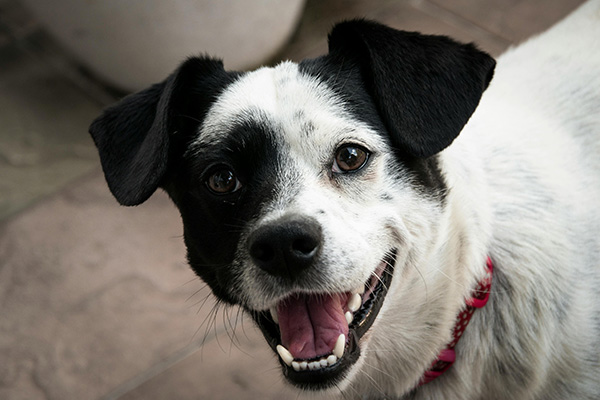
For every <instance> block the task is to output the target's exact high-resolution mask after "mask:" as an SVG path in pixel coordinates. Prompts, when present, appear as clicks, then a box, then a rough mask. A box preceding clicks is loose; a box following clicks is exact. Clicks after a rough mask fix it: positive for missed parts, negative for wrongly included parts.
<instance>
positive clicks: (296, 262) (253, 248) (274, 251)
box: [248, 215, 322, 280]
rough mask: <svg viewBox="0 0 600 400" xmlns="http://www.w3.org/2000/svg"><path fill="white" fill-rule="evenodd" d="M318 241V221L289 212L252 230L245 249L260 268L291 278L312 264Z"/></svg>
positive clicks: (316, 253) (318, 247) (319, 238)
mask: <svg viewBox="0 0 600 400" xmlns="http://www.w3.org/2000/svg"><path fill="white" fill-rule="evenodd" d="M321 243H322V234H321V226H320V225H319V223H318V222H317V221H315V220H314V219H312V218H309V217H303V216H298V215H291V216H285V217H282V218H280V219H278V220H276V221H273V222H270V223H268V224H266V225H264V226H262V227H260V228H258V229H257V230H256V231H254V232H253V233H252V234H251V235H250V237H249V238H248V250H249V252H250V256H251V257H252V260H253V261H254V263H255V264H256V265H258V266H259V267H260V268H261V269H263V270H264V271H266V272H268V273H269V274H271V275H274V276H280V277H283V278H288V279H290V280H293V279H295V278H296V277H297V276H298V275H299V274H300V273H301V272H302V271H304V270H305V269H307V268H309V267H310V266H311V265H313V263H314V261H315V259H316V257H317V255H318V254H319V250H320V248H321Z"/></svg>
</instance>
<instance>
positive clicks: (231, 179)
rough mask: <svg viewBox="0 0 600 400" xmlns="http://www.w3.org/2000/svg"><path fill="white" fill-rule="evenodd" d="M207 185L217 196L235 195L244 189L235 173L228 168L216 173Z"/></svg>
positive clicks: (210, 177) (209, 178)
mask: <svg viewBox="0 0 600 400" xmlns="http://www.w3.org/2000/svg"><path fill="white" fill-rule="evenodd" d="M206 185H207V186H208V188H209V189H210V190H211V191H212V192H213V193H216V194H229V193H233V192H235V191H237V190H238V189H239V188H241V187H242V184H241V183H240V181H239V180H238V178H237V177H236V176H235V173H234V172H233V171H231V170H230V169H228V168H221V169H218V170H217V171H215V172H214V173H213V174H212V175H211V176H209V177H208V180H207V181H206Z"/></svg>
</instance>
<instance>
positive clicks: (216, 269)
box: [168, 112, 282, 303]
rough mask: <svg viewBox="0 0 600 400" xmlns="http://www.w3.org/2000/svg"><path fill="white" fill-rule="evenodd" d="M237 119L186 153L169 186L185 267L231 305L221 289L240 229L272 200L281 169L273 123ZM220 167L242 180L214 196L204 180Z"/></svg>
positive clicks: (229, 271)
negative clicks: (184, 249)
mask: <svg viewBox="0 0 600 400" xmlns="http://www.w3.org/2000/svg"><path fill="white" fill-rule="evenodd" d="M248 114H250V113H243V115H245V116H247V115H248ZM251 114H253V115H255V116H256V115H260V113H259V112H252V113H251ZM236 120H237V122H236V123H234V125H233V126H230V127H228V131H226V132H223V139H222V140H219V141H217V142H216V143H215V144H212V145H206V146H198V147H195V148H193V149H192V150H191V151H189V152H188V153H187V154H186V156H185V159H184V164H183V167H182V169H181V173H180V174H179V176H178V178H177V179H176V180H175V181H174V182H173V183H172V184H171V185H169V188H168V192H169V194H170V195H171V197H172V198H173V200H174V201H175V203H176V204H177V206H178V208H179V210H180V212H181V216H182V219H183V221H184V239H185V243H186V246H187V249H188V261H189V263H190V266H191V267H192V269H193V270H194V271H195V272H196V273H197V274H198V275H199V276H200V277H202V279H203V280H205V281H206V282H207V283H208V284H209V285H210V287H211V288H212V289H213V292H214V293H215V295H217V297H219V299H221V300H223V301H227V302H230V303H236V302H237V301H239V299H234V298H232V297H231V295H230V294H229V292H228V291H227V290H226V288H227V287H228V285H229V283H230V282H231V279H232V276H231V274H232V268H231V267H230V265H231V263H232V262H233V260H234V255H235V254H236V249H237V246H238V243H239V241H240V237H241V233H242V231H243V230H244V228H245V227H246V225H247V223H248V222H249V221H252V220H253V219H255V218H256V217H258V215H260V212H261V210H262V208H263V207H264V205H265V204H269V203H271V202H272V199H273V196H275V194H276V183H277V181H278V176H279V175H281V168H282V165H281V157H280V154H281V151H282V150H281V149H280V148H278V147H277V142H276V141H275V140H274V138H275V134H274V131H273V130H274V129H277V128H276V126H275V125H274V124H272V123H270V122H268V121H267V120H266V118H265V117H264V116H262V117H259V118H256V119H248V118H247V117H240V118H236ZM219 166H226V167H228V168H231V169H232V170H233V171H234V173H235V175H236V176H237V177H238V179H239V180H240V182H241V188H240V189H239V190H238V191H236V192H233V193H231V194H226V195H217V194H214V193H212V192H211V191H210V190H209V189H208V187H207V185H206V181H207V179H208V177H209V175H210V174H211V171H214V170H215V167H219Z"/></svg>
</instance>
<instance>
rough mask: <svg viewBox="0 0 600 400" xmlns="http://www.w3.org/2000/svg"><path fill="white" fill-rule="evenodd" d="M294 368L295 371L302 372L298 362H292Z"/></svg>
mask: <svg viewBox="0 0 600 400" xmlns="http://www.w3.org/2000/svg"><path fill="white" fill-rule="evenodd" d="M292 368H294V371H300V364H299V363H298V361H292Z"/></svg>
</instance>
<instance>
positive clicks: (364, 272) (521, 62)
mask: <svg viewBox="0 0 600 400" xmlns="http://www.w3.org/2000/svg"><path fill="white" fill-rule="evenodd" d="M599 37H600V1H597V0H594V1H591V2H589V3H587V4H586V5H585V6H583V7H582V8H580V9H579V10H578V11H577V12H576V13H574V14H573V15H572V16H571V17H569V18H568V19H567V20H565V21H563V22H562V23H560V24H559V25H557V26H556V27H554V28H553V29H552V30H550V31H549V32H547V33H545V34H543V35H542V36H540V37H538V38H535V39H533V40H531V41H529V42H527V43H525V44H524V45H522V46H519V47H518V48H516V49H513V50H511V51H509V52H508V53H506V54H505V55H503V56H502V57H501V58H500V60H499V63H498V66H497V68H496V70H495V77H494V79H493V81H492V83H491V85H490V86H489V88H488V89H487V91H486V92H485V94H484V95H483V97H482V98H481V101H480V102H479V98H480V96H481V94H482V92H483V91H484V90H485V89H486V87H487V85H488V83H489V82H490V79H491V77H492V73H493V70H494V63H493V61H492V60H491V58H489V57H488V56H487V55H485V54H484V53H481V52H479V51H477V50H476V49H475V48H473V47H471V46H464V45H458V44H456V43H454V42H451V41H449V40H447V39H445V38H440V37H426V36H420V35H415V34H407V33H400V32H398V31H392V30H391V29H389V28H385V27H382V26H380V25H377V24H371V23H369V22H363V21H354V22H348V23H345V24H341V25H339V26H338V27H336V28H335V29H334V31H333V33H332V34H331V36H330V54H329V55H328V56H325V57H322V58H319V59H315V60H307V61H305V62H303V63H301V64H300V65H296V64H292V63H283V64H281V65H279V66H277V67H274V68H264V69H260V70H258V71H255V72H251V73H228V72H225V71H223V69H222V65H221V64H220V63H219V62H217V61H215V60H212V59H207V58H201V59H192V60H189V61H188V62H186V63H185V64H183V65H182V67H181V68H180V69H179V70H178V71H177V72H176V73H175V74H173V75H172V76H171V77H170V78H169V79H168V80H166V81H165V82H163V83H161V84H157V85H155V86H153V87H152V88H149V89H147V90H146V91H144V92H141V93H138V94H135V95H132V96H130V97H128V98H126V99H125V100H123V101H122V102H121V103H119V104H117V105H116V106H114V107H112V108H110V109H108V110H107V111H106V112H105V114H103V116H101V117H100V118H99V119H98V120H97V121H95V122H94V124H93V125H92V127H91V133H92V135H93V137H94V140H95V141H96V143H97V145H98V147H99V150H100V154H101V158H102V163H103V167H104V171H105V173H106V176H107V180H108V183H109V185H110V187H111V190H112V191H113V193H114V194H115V196H116V197H117V199H118V200H119V201H120V202H121V203H122V204H126V205H134V204H139V203H141V202H143V201H144V200H145V199H146V198H147V197H149V196H150V195H151V194H152V192H154V190H156V188H157V187H159V186H160V187H163V188H164V189H165V190H166V191H167V192H168V193H169V195H170V196H171V198H172V199H173V200H174V202H175V204H176V205H177V206H178V207H179V209H180V211H181V214H182V219H183V222H184V231H185V235H184V236H185V241H186V245H187V248H188V258H189V261H190V265H191V266H192V268H193V269H194V270H195V271H196V272H197V273H198V274H199V275H200V276H201V277H202V278H203V279H204V280H205V281H206V282H207V283H208V284H209V285H210V286H211V288H212V289H213V292H214V293H215V295H216V296H217V297H218V298H219V299H220V300H222V301H224V302H228V303H233V304H239V305H241V306H242V307H243V308H245V309H246V310H247V311H248V312H249V313H250V314H251V315H252V316H253V318H254V319H255V320H256V322H257V323H258V324H259V326H260V327H261V329H262V330H263V332H264V334H265V337H266V338H267V341H268V342H269V343H270V344H271V346H272V347H273V348H274V349H277V351H278V352H279V354H280V356H281V358H280V362H281V365H282V368H283V372H284V375H285V376H286V377H287V378H288V380H289V381H291V382H292V383H293V384H295V385H297V386H300V387H302V388H306V389H315V390H316V389H329V390H331V391H334V392H336V391H342V392H344V393H345V395H346V396H347V397H358V398H371V397H373V398H380V397H383V396H384V395H385V396H392V397H402V396H406V397H407V398H415V399H438V398H446V399H478V398H487V399H493V398H497V399H506V398H515V399H565V398H578V399H584V398H588V399H594V398H598V397H599V396H600V379H599V377H600V359H599V357H600V300H599V299H600V261H599V260H600V239H599V234H600V228H599V227H600V211H599V208H598V206H597V203H598V201H599V200H600V114H599V111H598V110H600V73H599V71H600V47H599V46H598V43H597V40H598V38H599ZM384 39H389V40H384ZM399 48H400V49H401V50H398V49H399ZM415 82H417V84H415ZM478 102H479V106H478V107H477V104H478ZM475 107H477V110H476V111H475V112H474V113H473V114H472V116H471V113H472V112H473V110H474V109H475ZM469 117H470V120H469ZM467 120H469V122H468V123H467V124H466V125H465V123H466V121H467ZM463 126H464V128H463ZM459 132H460V136H458V137H456V136H457V135H458V133H459ZM455 138H456V140H454V139H455ZM450 143H452V144H451V145H450ZM488 256H489V257H490V258H491V259H492V260H493V263H494V273H493V283H492V289H491V295H490V298H489V302H488V304H487V305H486V306H485V307H483V308H482V309H480V310H477V311H475V313H474V315H473V317H472V320H471V322H470V324H469V326H468V327H467V328H466V330H465V331H464V334H463V335H462V338H461V339H460V341H459V342H458V344H457V345H456V348H455V349H456V354H457V356H456V358H457V359H456V362H455V364H454V365H453V366H452V368H450V369H449V370H448V371H447V372H445V373H444V374H443V375H442V376H441V377H439V378H437V379H436V380H434V381H432V382H430V383H427V384H425V385H422V386H419V382H420V380H421V378H422V377H423V374H424V372H425V371H426V370H428V369H429V367H430V366H431V364H432V362H433V361H434V360H435V359H436V357H437V355H438V353H439V352H440V350H442V349H443V348H444V347H445V346H446V345H447V344H448V343H449V342H450V340H451V334H452V333H451V332H452V328H453V326H454V324H455V318H456V316H457V314H458V313H459V312H460V311H461V309H463V308H464V307H465V299H466V298H468V297H470V296H471V292H472V290H473V288H474V287H475V285H476V283H477V282H478V281H479V280H481V279H482V278H483V277H484V275H485V260H486V257H488ZM392 276H393V279H392ZM372 277H374V278H372ZM378 281H381V282H382V283H383V284H378ZM365 283H366V284H365ZM363 286H364V287H365V289H362V287H363ZM386 287H387V290H386ZM362 290H366V292H365V293H364V294H362V295H354V293H360V292H362ZM386 292H387V294H386ZM356 296H358V297H359V298H360V302H359V303H363V304H362V305H361V304H359V305H358V306H359V307H358V306H356V305H351V303H352V302H353V301H354V298H355V297H356ZM357 307H358V309H357ZM269 310H272V312H269ZM348 313H349V316H348ZM344 318H347V319H348V321H350V322H345V324H344ZM277 320H278V321H277ZM348 325H350V326H348ZM341 335H344V336H343V337H342V339H344V340H341V339H340V336H341ZM338 342H341V343H342V344H341V345H340V344H339V343H338ZM279 344H282V345H283V346H284V347H285V348H286V349H287V350H286V349H284V350H281V349H280V348H279V346H278V345H279ZM340 346H341V347H344V350H342V351H343V352H344V354H343V355H341V354H340ZM286 352H287V353H286ZM288 357H291V358H289V359H288ZM292 359H293V361H292ZM315 360H316V361H315ZM307 361H308V364H311V363H321V365H322V366H321V367H318V366H316V367H314V365H312V366H310V368H308V367H307ZM303 362H304V364H302V363H303ZM315 365H316V364H315ZM313 367H314V368H313ZM331 388H332V389H331Z"/></svg>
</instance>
